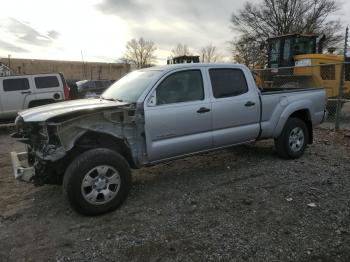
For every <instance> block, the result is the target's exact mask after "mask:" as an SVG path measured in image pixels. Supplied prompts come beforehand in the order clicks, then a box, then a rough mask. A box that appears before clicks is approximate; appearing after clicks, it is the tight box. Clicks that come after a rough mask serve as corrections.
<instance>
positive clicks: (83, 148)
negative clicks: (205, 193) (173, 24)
mask: <svg viewBox="0 0 350 262" xmlns="http://www.w3.org/2000/svg"><path fill="white" fill-rule="evenodd" d="M325 107H326V94H325V91H324V90H323V89H321V88H314V89H310V88H309V89H292V90H288V91H286V90H283V89H278V88H275V89H273V90H269V91H265V90H259V89H258V88H257V87H256V85H255V81H254V78H253V76H252V74H251V72H250V70H249V69H248V68H246V67H245V66H242V65H232V64H182V65H174V66H165V67H153V68H148V69H143V70H139V71H135V72H132V73H130V74H128V75H127V76H125V77H124V78H122V79H121V80H119V81H118V82H116V83H115V84H113V85H112V86H111V87H110V88H109V89H107V90H106V91H105V92H104V93H103V95H102V96H101V97H100V98H96V99H85V100H75V101H68V102H62V103H57V104H54V105H47V106H41V107H37V108H33V109H29V110H26V111H22V112H20V113H19V116H18V117H17V119H16V126H17V131H16V133H14V134H13V137H15V138H17V139H18V140H19V141H21V142H23V143H26V144H27V145H28V146H27V152H23V153H16V152H12V153H11V157H12V163H13V168H14V173H15V177H16V178H17V179H20V180H23V181H28V182H32V183H34V184H35V185H43V184H48V183H57V182H61V183H63V189H64V190H63V191H64V194H65V195H66V197H67V198H68V200H69V202H70V204H71V206H72V207H73V208H74V209H76V210H77V211H78V212H80V213H82V214H86V215H97V214H101V213H105V212H108V211H111V210H114V209H116V208H117V207H118V206H120V205H121V204H122V203H123V202H124V200H125V199H126V197H127V194H128V191H129V189H130V187H131V172H130V168H134V169H135V168H140V167H143V166H147V165H153V164H157V163H160V162H163V161H169V160H172V159H175V158H179V157H185V156H189V155H192V154H198V153H201V152H206V151H210V150H216V149H221V148H226V147H230V146H233V145H238V144H243V143H248V142H251V141H256V140H261V139H269V138H270V139H271V138H273V139H274V140H275V145H276V149H277V153H278V155H279V156H281V157H283V158H289V159H295V158H298V157H300V156H301V155H302V154H303V152H304V150H305V148H306V146H307V144H311V143H312V141H313V127H314V126H316V125H318V124H320V123H321V122H322V121H323V120H324V118H325V116H326V111H325Z"/></svg>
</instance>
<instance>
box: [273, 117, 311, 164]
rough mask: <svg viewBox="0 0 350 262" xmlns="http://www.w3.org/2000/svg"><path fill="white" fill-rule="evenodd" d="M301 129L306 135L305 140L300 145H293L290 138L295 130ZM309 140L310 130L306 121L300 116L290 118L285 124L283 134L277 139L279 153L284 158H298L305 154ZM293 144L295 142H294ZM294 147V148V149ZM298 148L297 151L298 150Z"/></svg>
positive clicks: (276, 144)
mask: <svg viewBox="0 0 350 262" xmlns="http://www.w3.org/2000/svg"><path fill="white" fill-rule="evenodd" d="M296 129H297V130H301V131H302V133H303V134H302V135H303V136H304V139H303V142H302V143H301V142H300V141H299V142H300V145H299V146H294V147H293V146H292V145H291V143H290V141H289V138H290V137H291V135H293V134H294V133H292V132H293V130H296ZM308 141H309V132H308V129H307V126H306V124H305V122H304V121H303V120H301V119H299V118H292V117H291V118H289V119H288V120H287V122H286V124H285V125H284V128H283V130H282V133H281V135H280V136H279V137H278V138H276V139H275V146H276V149H277V154H278V155H279V156H280V157H282V158H287V159H296V158H299V157H301V156H302V155H303V154H304V151H305V148H306V146H307V144H308ZM292 144H293V143H292ZM293 148H294V150H293ZM296 150H297V151H296Z"/></svg>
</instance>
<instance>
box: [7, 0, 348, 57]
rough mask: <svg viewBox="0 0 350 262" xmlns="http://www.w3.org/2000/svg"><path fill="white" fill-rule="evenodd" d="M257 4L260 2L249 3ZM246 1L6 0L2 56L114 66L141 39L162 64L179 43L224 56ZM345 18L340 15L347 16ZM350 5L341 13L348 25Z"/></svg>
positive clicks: (193, 48) (195, 49) (344, 5)
mask: <svg viewBox="0 0 350 262" xmlns="http://www.w3.org/2000/svg"><path fill="white" fill-rule="evenodd" d="M253 1H254V2H259V0H253ZM245 2H246V0H177V1H167V0H60V1H48V0H31V1H28V0H7V1H2V3H1V9H0V57H7V56H8V54H10V55H11V57H13V58H32V59H61V60H81V51H82V52H83V56H84V59H85V60H86V61H105V62H113V61H116V60H117V59H118V58H120V57H121V56H122V54H123V52H124V50H125V44H126V42H127V41H128V40H130V39H131V38H139V37H141V36H143V37H144V38H145V39H147V40H152V41H154V42H155V43H156V46H157V48H158V50H157V56H158V58H159V60H158V63H159V64H162V63H165V61H166V58H167V57H168V56H169V55H170V50H171V49H172V48H173V47H174V46H175V45H176V44H177V43H184V44H187V45H188V46H189V47H190V49H191V51H192V52H194V53H196V51H198V50H199V49H200V47H202V46H205V45H208V44H210V43H212V44H214V45H216V46H218V47H219V48H220V50H221V52H222V53H225V54H226V55H228V51H227V41H229V40H231V39H233V38H234V37H235V34H234V33H233V32H232V31H231V30H230V28H229V26H230V16H231V14H232V12H233V11H235V10H238V9H240V8H241V7H242V6H243V4H244V3H245ZM346 13H347V15H344V14H346ZM349 13H350V1H348V0H347V1H345V0H344V4H343V6H342V11H341V12H340V14H341V15H342V14H343V15H344V17H343V20H344V22H345V24H346V23H348V24H350V18H349Z"/></svg>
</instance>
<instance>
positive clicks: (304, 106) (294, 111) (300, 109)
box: [273, 101, 313, 144]
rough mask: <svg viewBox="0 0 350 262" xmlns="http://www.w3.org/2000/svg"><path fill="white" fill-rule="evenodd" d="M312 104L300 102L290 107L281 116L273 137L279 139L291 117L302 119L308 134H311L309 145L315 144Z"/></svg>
mask: <svg viewBox="0 0 350 262" xmlns="http://www.w3.org/2000/svg"><path fill="white" fill-rule="evenodd" d="M310 103H311V101H299V102H298V103H293V104H291V105H289V106H288V107H287V108H286V109H285V110H284V111H283V112H282V114H281V117H280V119H279V121H278V123H277V125H276V127H275V130H274V133H273V137H274V138H277V137H279V136H280V134H281V133H282V130H283V128H284V126H285V124H286V122H287V120H288V119H289V118H291V117H294V118H298V119H301V120H302V121H303V122H305V124H306V126H307V129H308V134H309V141H308V143H309V144H312V143H313V126H312V118H311V112H310Z"/></svg>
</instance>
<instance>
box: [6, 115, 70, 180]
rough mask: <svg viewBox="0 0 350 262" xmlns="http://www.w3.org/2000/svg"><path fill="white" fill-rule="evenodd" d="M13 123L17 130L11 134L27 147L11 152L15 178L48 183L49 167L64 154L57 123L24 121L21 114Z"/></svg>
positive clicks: (50, 173)
mask: <svg viewBox="0 0 350 262" xmlns="http://www.w3.org/2000/svg"><path fill="white" fill-rule="evenodd" d="M15 124H16V129H17V131H16V132H15V133H14V134H12V135H11V136H12V137H13V138H15V139H17V141H19V142H22V143H24V144H26V149H27V151H26V152H21V153H16V152H11V160H12V166H13V171H14V174H15V177H16V179H18V180H22V181H25V182H31V183H34V184H35V185H43V184H45V183H48V180H49V178H50V176H51V175H52V168H50V167H51V166H52V165H53V164H54V163H55V161H57V160H59V159H61V158H63V157H64V156H65V154H66V152H65V150H64V149H63V148H62V146H61V145H60V140H59V137H58V133H57V124H54V123H53V124H47V123H46V122H43V123H37V122H28V123H25V122H24V121H23V118H22V117H21V116H18V117H17V119H16V122H15Z"/></svg>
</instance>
